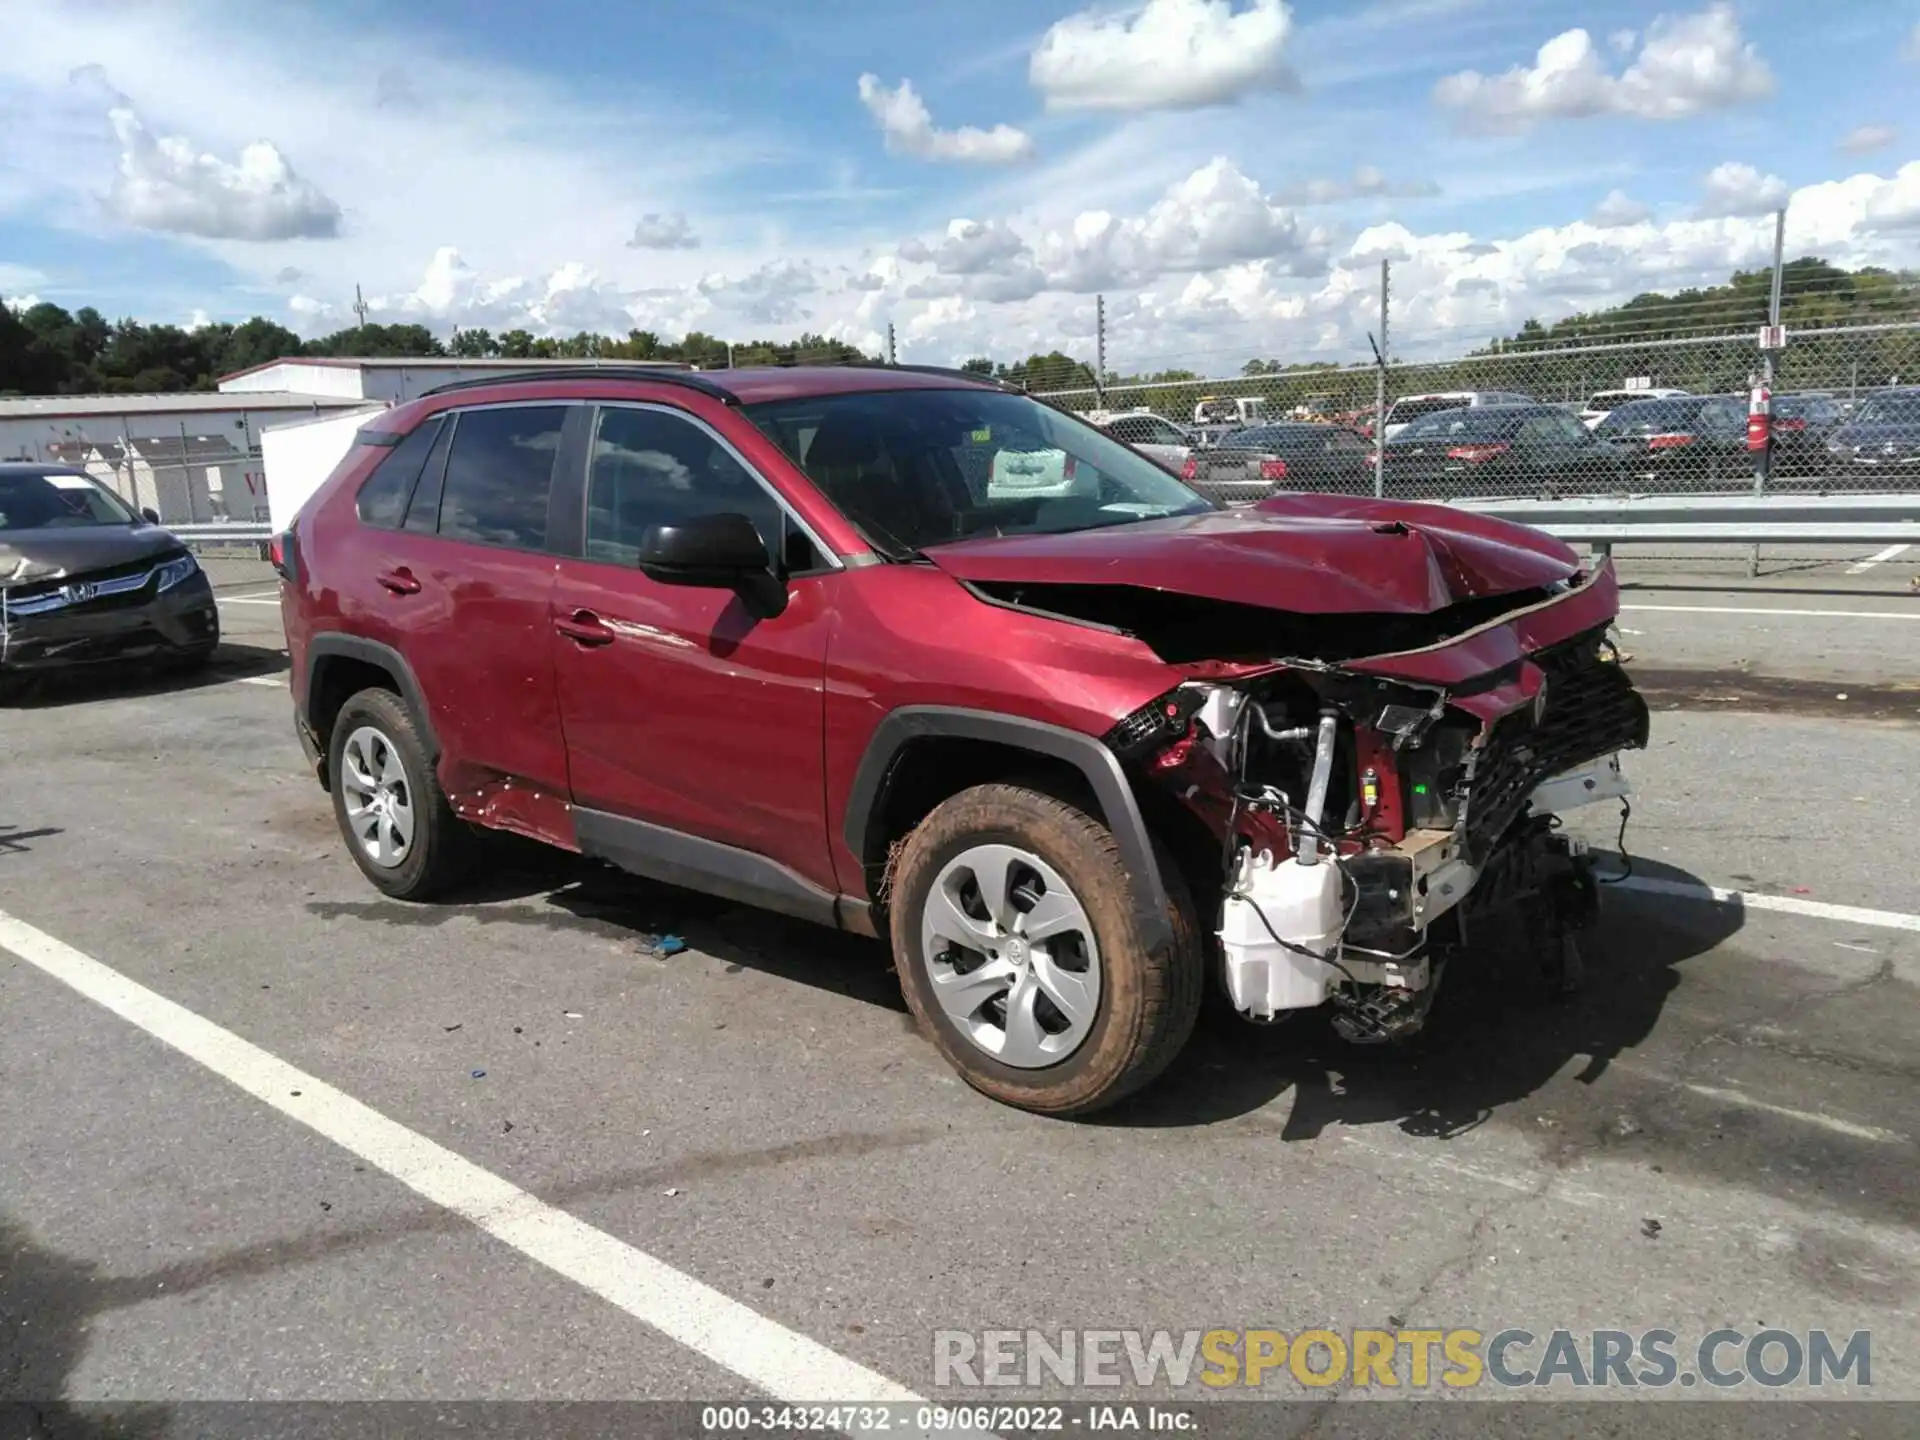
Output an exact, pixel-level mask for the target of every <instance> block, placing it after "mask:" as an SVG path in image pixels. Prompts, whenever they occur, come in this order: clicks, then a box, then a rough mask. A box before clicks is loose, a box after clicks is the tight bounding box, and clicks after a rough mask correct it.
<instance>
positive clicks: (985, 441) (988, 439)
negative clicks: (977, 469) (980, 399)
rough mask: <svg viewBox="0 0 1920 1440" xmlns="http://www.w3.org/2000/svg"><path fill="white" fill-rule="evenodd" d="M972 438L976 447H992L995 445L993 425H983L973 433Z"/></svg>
mask: <svg viewBox="0 0 1920 1440" xmlns="http://www.w3.org/2000/svg"><path fill="white" fill-rule="evenodd" d="M971 438H972V440H973V443H974V444H976V445H991V444H992V443H993V427H992V426H991V425H982V426H981V427H980V428H979V429H978V430H976V431H974V432H973V435H972V437H971Z"/></svg>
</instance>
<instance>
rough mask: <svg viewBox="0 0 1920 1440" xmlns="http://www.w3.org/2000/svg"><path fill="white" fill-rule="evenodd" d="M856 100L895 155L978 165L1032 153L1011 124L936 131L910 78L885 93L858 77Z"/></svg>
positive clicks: (1029, 141)
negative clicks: (987, 128) (869, 115)
mask: <svg viewBox="0 0 1920 1440" xmlns="http://www.w3.org/2000/svg"><path fill="white" fill-rule="evenodd" d="M860 101H861V103H862V104H863V105H865V106H866V107H867V109H868V110H869V111H870V112H871V113H872V115H873V118H874V120H875V121H877V122H878V123H879V126H880V132H881V134H883V135H884V136H886V141H887V149H889V150H892V151H896V152H898V153H900V154H904V155H915V156H918V157H919V158H920V159H922V160H961V161H971V162H973V163H976V164H982V165H1006V164H1010V163H1012V162H1013V161H1016V160H1025V159H1027V158H1028V157H1029V156H1031V155H1032V154H1033V137H1032V136H1030V135H1028V134H1027V133H1026V132H1025V131H1024V130H1016V129H1014V128H1013V127H1012V126H1011V125H996V126H994V127H993V128H992V129H991V130H980V129H976V128H975V127H974V126H972V125H962V126H961V127H960V128H959V129H958V130H942V129H940V128H938V127H937V126H936V125H935V124H934V123H933V116H932V114H931V113H930V112H929V111H928V110H927V106H926V102H925V101H924V100H922V99H921V98H920V95H919V92H918V91H916V90H915V89H914V88H913V82H912V81H911V80H902V81H901V82H900V84H899V86H898V88H896V89H893V90H889V89H887V87H886V86H884V85H882V84H881V83H880V77H879V76H877V75H862V76H861V77H860Z"/></svg>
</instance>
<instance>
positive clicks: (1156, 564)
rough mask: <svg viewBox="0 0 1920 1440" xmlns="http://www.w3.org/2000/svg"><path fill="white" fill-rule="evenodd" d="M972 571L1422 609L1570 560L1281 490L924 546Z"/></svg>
mask: <svg viewBox="0 0 1920 1440" xmlns="http://www.w3.org/2000/svg"><path fill="white" fill-rule="evenodd" d="M928 558H930V559H931V560H932V561H933V563H934V564H936V565H938V566H939V567H940V568H941V569H942V570H944V571H946V572H947V573H948V574H949V575H952V576H954V577H955V578H957V579H960V580H968V581H976V582H980V583H983V584H995V583H999V584H1007V583H1027V584H1053V585H1127V586H1134V587H1138V588H1141V589H1147V590H1166V591H1172V592H1175V593H1178V594H1183V595H1197V596H1204V597H1206V598H1208V599H1213V600H1225V601H1231V602H1237V603H1239V604H1242V605H1259V606H1267V607H1271V608H1273V609H1276V610H1289V611H1294V612H1296V613H1306V614H1342V613H1366V612H1375V613H1381V612H1385V613H1396V614H1407V615H1426V614H1431V613H1433V612H1434V611H1436V610H1441V609H1445V608H1446V607H1448V606H1450V605H1455V604H1458V603H1459V602H1461V601H1463V600H1471V599H1475V598H1479V597H1483V596H1492V595H1506V594H1512V593H1514V592H1516V591H1522V590H1531V589H1537V588H1542V587H1545V586H1549V585H1551V584H1553V583H1554V582H1555V581H1558V580H1564V579H1567V578H1569V577H1571V576H1573V575H1575V574H1577V573H1578V571H1579V560H1578V557H1576V556H1575V554H1574V552H1573V551H1572V550H1571V549H1570V548H1568V547H1567V546H1566V545H1565V544H1563V543H1562V542H1560V541H1558V540H1556V539H1554V538H1553V537H1552V536H1550V535H1546V534H1544V533H1542V532H1540V531H1538V530H1530V529H1528V528H1527V527H1525V526H1522V525H1514V524H1511V523H1509V522H1507V521H1503V520H1495V519H1492V518H1489V517H1487V516H1483V515H1475V514H1473V513H1471V512H1470V511H1465V510H1456V509H1453V508H1451V507H1449V506H1445V505H1418V504H1405V503H1401V502H1394V501H1381V500H1361V499H1353V498H1350V497H1347V496H1337V495H1305V494H1294V493H1287V494H1282V495H1276V496H1273V497H1272V498H1271V499H1268V500H1263V501H1261V502H1260V503H1259V504H1258V505H1255V506H1250V507H1248V508H1246V509H1241V510H1224V511H1213V512H1209V513H1207V514H1202V515H1181V516H1174V517H1172V518H1169V519H1165V520H1145V521H1141V522H1139V523H1137V524H1132V525H1115V526H1112V527H1110V528H1107V529H1102V530H1082V531H1078V532H1076V533H1073V534H1068V535H1011V536H1005V537H1001V538H997V539H992V540H967V541H961V542H958V543H955V544H951V545H941V546H938V547H936V548H934V549H933V550H931V551H929V552H928Z"/></svg>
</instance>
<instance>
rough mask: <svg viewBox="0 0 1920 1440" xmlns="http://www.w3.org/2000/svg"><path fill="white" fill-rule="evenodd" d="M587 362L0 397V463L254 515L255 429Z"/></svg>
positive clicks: (299, 373) (445, 363) (186, 511)
mask: <svg viewBox="0 0 1920 1440" xmlns="http://www.w3.org/2000/svg"><path fill="white" fill-rule="evenodd" d="M597 363H600V362H596V361H592V360H455V359H442V360H392V359H365V358H353V357H341V358H334V357H330V356H329V357H318V358H307V357H301V358H296V359H289V360H276V361H274V362H272V363H271V364H267V365H256V366H254V367H253V368H252V369H250V370H241V371H239V372H237V373H236V374H232V375H226V376H223V377H221V379H220V381H219V387H220V388H219V390H218V391H217V392H214V393H206V392H201V391H194V392H190V393H185V394H173V395H36V396H28V397H25V398H10V397H5V396H0V460H47V461H54V462H57V463H60V464H66V465H76V466H79V467H80V468H81V469H84V470H87V471H89V472H91V473H92V474H93V475H95V476H96V477H97V478H99V479H100V480H102V481H104V482H105V483H106V484H108V485H109V486H111V487H112V488H113V489H114V490H115V491H117V492H118V493H119V494H120V495H121V497H122V498H123V499H125V500H127V501H128V502H130V503H131V504H133V505H134V506H135V507H136V508H142V509H153V510H156V511H158V512H159V514H160V518H161V519H162V520H165V521H167V522H168V523H170V524H175V525H184V524H194V523H199V524H205V523H207V522H209V521H214V520H240V521H257V520H266V519H267V518H268V515H269V505H268V499H267V486H266V479H265V466H264V464H263V463H262V460H261V440H260V437H261V435H262V433H263V432H264V431H266V430H269V429H271V428H273V427H275V426H279V425H287V424H298V423H301V422H304V421H310V420H318V419H326V418H329V417H344V416H346V415H349V414H352V413H355V412H359V413H361V414H364V413H365V412H366V411H367V410H368V408H369V407H370V406H380V407H385V406H389V405H396V404H399V403H400V402H402V401H404V400H411V399H413V398H414V397H416V396H418V395H420V394H423V393H424V392H426V391H428V390H431V389H433V388H435V387H436V386H439V385H446V384H449V383H451V382H453V381H455V380H470V379H479V378H481V377H483V376H485V375H488V374H491V373H498V374H512V373H515V372H524V371H528V370H556V369H567V368H578V367H581V366H592V365H594V364H597ZM608 363H620V364H629V363H632V362H626V361H621V362H608ZM659 368H661V369H667V370H685V369H688V368H690V367H688V366H686V365H682V364H678V363H667V362H661V363H660V366H659ZM323 428H324V427H323ZM351 429H352V425H351V424H349V425H348V427H347V428H346V429H344V430H341V431H340V432H339V433H341V434H350V433H351ZM346 443H350V442H346V441H343V442H342V444H343V445H344V444H346Z"/></svg>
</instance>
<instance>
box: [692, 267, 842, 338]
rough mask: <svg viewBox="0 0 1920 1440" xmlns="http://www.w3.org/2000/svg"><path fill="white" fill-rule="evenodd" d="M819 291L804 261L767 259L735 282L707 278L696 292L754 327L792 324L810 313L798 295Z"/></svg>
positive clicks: (719, 277)
mask: <svg viewBox="0 0 1920 1440" xmlns="http://www.w3.org/2000/svg"><path fill="white" fill-rule="evenodd" d="M819 288H820V277H819V274H818V272H817V271H816V270H815V269H814V267H813V266H812V265H810V264H808V263H807V262H806V261H804V260H769V261H768V262H767V263H766V264H764V265H761V266H758V267H757V268H755V269H753V270H751V271H749V272H748V273H747V274H745V275H742V276H740V277H739V278H738V279H729V278H728V277H726V276H724V275H709V276H707V277H706V278H705V279H703V280H701V281H700V284H699V291H700V293H701V294H702V295H703V296H705V297H706V298H707V299H709V300H711V301H713V302H714V303H715V304H716V305H718V306H720V307H721V308H723V309H725V310H727V311H729V312H731V313H733V314H735V315H737V316H738V317H739V318H740V319H742V320H746V321H749V322H751V323H753V324H756V325H796V324H798V323H799V322H800V321H802V320H805V319H806V318H808V316H809V315H810V314H811V313H812V312H811V311H810V310H808V309H806V308H805V307H803V306H802V305H801V304H800V300H801V297H802V296H805V295H811V294H812V293H813V292H814V291H816V290H818V289H819Z"/></svg>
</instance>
